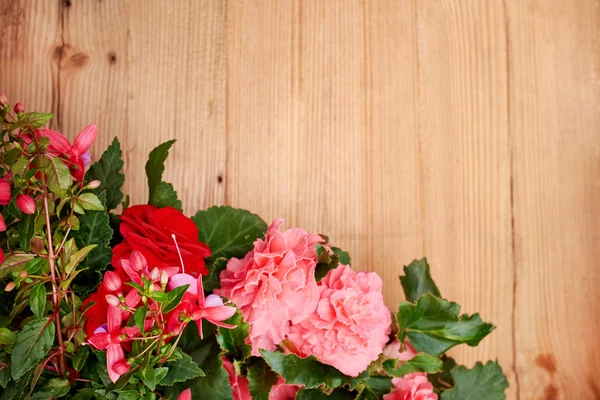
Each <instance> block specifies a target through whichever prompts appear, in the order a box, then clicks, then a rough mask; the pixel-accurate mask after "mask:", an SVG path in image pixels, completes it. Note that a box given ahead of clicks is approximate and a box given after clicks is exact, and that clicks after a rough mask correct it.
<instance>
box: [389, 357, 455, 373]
mask: <svg viewBox="0 0 600 400" xmlns="http://www.w3.org/2000/svg"><path fill="white" fill-rule="evenodd" d="M396 361H397V360H387V361H385V362H384V363H383V367H384V369H385V372H387V373H388V374H389V375H391V376H395V377H398V378H401V377H403V376H404V375H407V374H412V373H413V372H426V373H428V374H433V373H436V372H439V371H441V370H442V367H443V362H442V360H440V359H439V358H437V357H433V356H430V355H429V354H427V353H419V354H417V355H416V356H415V357H413V358H412V359H411V360H408V361H406V362H405V363H403V364H402V365H400V366H397V365H396V364H397V363H396Z"/></svg>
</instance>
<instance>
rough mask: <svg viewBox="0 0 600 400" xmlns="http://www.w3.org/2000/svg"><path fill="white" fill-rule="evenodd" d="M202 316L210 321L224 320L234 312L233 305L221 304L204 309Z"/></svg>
mask: <svg viewBox="0 0 600 400" xmlns="http://www.w3.org/2000/svg"><path fill="white" fill-rule="evenodd" d="M203 314H204V317H205V318H206V319H210V320H211V322H212V321H225V320H226V319H229V318H231V317H232V316H233V314H235V307H229V306H221V307H210V308H205V309H204V313H203Z"/></svg>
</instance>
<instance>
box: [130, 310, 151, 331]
mask: <svg viewBox="0 0 600 400" xmlns="http://www.w3.org/2000/svg"><path fill="white" fill-rule="evenodd" d="M147 312H148V309H147V308H146V306H141V307H140V308H138V309H137V310H135V313H134V314H133V321H134V322H135V326H137V327H138V329H139V330H140V332H142V333H144V331H145V329H144V325H145V322H146V313H147Z"/></svg>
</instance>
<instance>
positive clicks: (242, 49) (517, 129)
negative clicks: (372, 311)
mask: <svg viewBox="0 0 600 400" xmlns="http://www.w3.org/2000/svg"><path fill="white" fill-rule="evenodd" d="M0 15H2V23H0V37H1V38H2V40H0V90H2V91H3V92H4V93H6V94H7V96H8V97H9V98H10V99H11V100H12V101H22V102H24V103H25V104H26V105H27V106H28V109H29V110H34V109H36V110H45V111H53V112H55V113H56V115H57V118H56V119H55V120H54V122H53V127H55V128H57V129H60V130H61V131H63V132H64V133H65V134H66V135H67V136H69V137H71V138H72V137H74V136H75V135H76V134H77V132H78V131H79V130H80V129H82V128H83V127H84V126H86V125H87V124H89V123H96V124H97V125H98V127H99V131H100V136H99V138H98V142H97V144H96V146H95V147H94V154H93V156H94V157H96V158H97V157H98V156H99V155H100V153H101V151H102V150H103V148H104V147H106V145H107V144H108V143H109V142H110V141H111V140H112V138H113V137H114V136H119V138H120V139H121V142H122V145H123V148H124V151H125V162H126V170H125V172H126V174H127V176H128V181H127V184H126V185H127V186H126V190H127V191H128V192H129V193H130V194H131V196H132V202H133V203H140V202H145V201H146V199H147V193H148V191H147V186H146V180H145V173H144V163H145V161H146V157H147V153H148V152H149V151H150V149H152V148H153V147H155V146H156V145H158V144H159V143H161V142H163V141H166V140H168V139H171V138H176V139H178V143H177V144H176V145H175V146H174V148H173V150H172V152H173V153H174V155H173V156H172V157H171V158H170V159H169V161H168V164H167V170H166V173H165V174H166V176H165V178H166V179H167V180H169V181H171V182H172V183H173V184H174V186H175V188H176V189H177V190H178V192H179V197H180V198H181V199H182V200H183V203H184V208H185V211H186V213H187V214H192V213H194V212H195V211H196V210H197V209H199V208H204V207H207V206H209V205H211V204H224V203H226V204H231V205H233V206H236V207H243V208H247V209H250V210H252V211H254V212H256V213H258V214H260V215H261V216H263V217H264V218H265V219H266V220H271V219H273V218H274V217H276V216H281V217H283V218H285V219H286V220H287V226H301V227H304V228H306V229H308V230H311V231H314V232H320V233H326V234H328V235H329V236H330V237H331V239H332V240H333V242H334V243H335V244H336V245H338V246H340V247H342V248H345V249H347V250H348V251H350V252H351V254H352V259H353V264H354V266H355V267H356V268H357V269H362V270H372V271H376V272H378V273H379V274H380V275H381V276H382V278H383V281H384V289H385V296H386V302H387V304H388V306H389V307H390V308H391V309H395V308H396V307H397V305H398V303H399V302H400V301H401V300H402V299H403V295H402V294H401V290H400V287H399V285H398V279H397V277H398V275H399V274H400V273H401V269H402V265H405V264H408V263H409V262H410V261H412V260H413V259H414V258H420V257H422V256H427V257H428V258H429V260H430V263H431V264H432V268H433V274H434V277H435V278H436V280H437V281H438V283H439V286H440V289H441V291H442V293H443V294H444V295H445V296H446V297H448V298H450V299H452V300H455V301H457V302H459V303H460V304H463V305H464V311H466V312H469V313H471V312H475V311H479V312H480V313H481V315H482V317H483V318H484V319H486V320H491V321H493V322H494V323H495V324H496V325H497V326H498V328H497V330H496V331H495V332H494V333H493V334H492V336H490V337H489V338H487V339H486V340H485V341H483V342H482V344H481V346H480V347H478V348H477V349H472V348H468V347H465V348H458V349H456V350H454V351H453V355H454V356H456V357H457V358H458V360H459V361H460V362H463V363H466V364H468V365H472V363H473V362H474V361H475V360H478V359H482V360H486V359H496V358H498V359H499V361H500V362H501V364H502V365H503V367H504V370H505V372H506V373H507V375H508V377H509V380H510V383H511V387H510V389H509V396H508V398H509V399H523V400H525V399H536V400H537V399H540V400H542V399H545V400H551V399H572V398H573V399H592V398H600V388H599V386H600V385H599V384H598V383H597V378H596V377H597V371H598V370H600V346H599V345H598V340H597V337H598V335H599V334H600V316H599V314H598V304H600V295H598V291H597V290H595V288H596V287H597V286H598V285H599V284H600V261H599V260H598V257H595V256H596V255H597V250H598V248H600V246H599V245H600V226H599V223H600V208H599V207H598V205H599V204H600V178H599V177H600V134H599V132H600V79H599V75H600V63H599V61H600V60H599V58H600V41H599V40H600V34H599V23H600V3H599V2H598V1H597V0H572V1H564V0H481V1H470V0H438V1H430V0H378V1H375V0H373V1H369V0H331V1H329V0H328V1H324V0H248V1H242V0H229V1H227V2H224V1H211V0H202V1H194V0H185V1H184V0H182V1H176V2H169V3H165V2H160V1H158V0H127V1H120V0H102V1H87V0H52V1H42V0H35V1H30V2H27V1H22V0H21V1H12V0H0ZM5 21H6V22H5Z"/></svg>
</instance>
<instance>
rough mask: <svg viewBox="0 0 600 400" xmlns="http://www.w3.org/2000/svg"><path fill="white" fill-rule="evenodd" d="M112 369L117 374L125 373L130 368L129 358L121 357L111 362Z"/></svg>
mask: <svg viewBox="0 0 600 400" xmlns="http://www.w3.org/2000/svg"><path fill="white" fill-rule="evenodd" d="M112 369H113V371H114V372H115V373H117V374H119V375H123V374H126V373H127V372H129V370H130V369H131V363H130V362H129V360H126V359H124V358H123V359H121V360H119V361H117V362H116V363H114V364H113V366H112Z"/></svg>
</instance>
